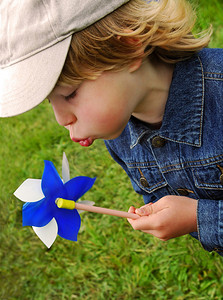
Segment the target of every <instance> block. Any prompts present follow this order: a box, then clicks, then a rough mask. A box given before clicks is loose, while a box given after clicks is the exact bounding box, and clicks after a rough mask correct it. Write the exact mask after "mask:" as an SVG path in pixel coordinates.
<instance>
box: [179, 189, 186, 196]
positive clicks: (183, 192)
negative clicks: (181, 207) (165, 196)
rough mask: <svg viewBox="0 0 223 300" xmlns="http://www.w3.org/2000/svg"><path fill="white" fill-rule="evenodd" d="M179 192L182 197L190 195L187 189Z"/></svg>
mask: <svg viewBox="0 0 223 300" xmlns="http://www.w3.org/2000/svg"><path fill="white" fill-rule="evenodd" d="M177 192H178V193H179V194H180V195H181V196H187V195H188V194H189V192H188V190H187V189H177Z"/></svg>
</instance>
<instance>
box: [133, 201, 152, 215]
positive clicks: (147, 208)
mask: <svg viewBox="0 0 223 300" xmlns="http://www.w3.org/2000/svg"><path fill="white" fill-rule="evenodd" d="M135 213H136V214H137V215H139V216H141V217H142V216H149V215H151V214H152V213H154V209H153V203H152V202H150V203H148V204H146V205H144V206H142V207H140V208H137V209H136V210H135Z"/></svg>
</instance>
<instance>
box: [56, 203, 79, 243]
mask: <svg viewBox="0 0 223 300" xmlns="http://www.w3.org/2000/svg"><path fill="white" fill-rule="evenodd" d="M54 217H55V219H56V221H57V224H58V234H59V236H61V237H62V238H64V239H67V240H71V241H77V235H78V232H79V229H80V226H81V218H80V215H79V213H78V212H77V210H76V209H74V210H67V209H64V208H60V209H59V210H57V211H56V213H55V216H54Z"/></svg>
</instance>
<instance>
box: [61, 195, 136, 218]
mask: <svg viewBox="0 0 223 300" xmlns="http://www.w3.org/2000/svg"><path fill="white" fill-rule="evenodd" d="M56 205H57V206H58V207H59V208H65V209H71V210H72V209H80V210H85V211H90V212H94V213H98V214H105V215H110V216H115V217H121V218H129V219H134V220H136V219H138V218H140V216H139V215H137V214H133V213H128V212H125V211H121V210H114V209H109V208H103V207H98V206H91V205H86V204H82V203H77V202H74V201H72V200H66V199H62V198H58V199H57V200H56Z"/></svg>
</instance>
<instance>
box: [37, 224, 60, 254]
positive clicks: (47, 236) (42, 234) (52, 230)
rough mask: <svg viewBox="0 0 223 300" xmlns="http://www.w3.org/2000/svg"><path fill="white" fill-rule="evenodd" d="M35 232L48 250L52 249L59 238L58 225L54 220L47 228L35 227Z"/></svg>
mask: <svg viewBox="0 0 223 300" xmlns="http://www.w3.org/2000/svg"><path fill="white" fill-rule="evenodd" d="M33 230H34V232H35V233H36V234H37V236H38V237H39V238H40V239H41V241H42V242H43V243H44V244H45V245H46V246H47V247H48V248H50V247H51V246H52V244H53V243H54V241H55V239H56V237H57V232H58V225H57V222H56V220H55V219H54V218H53V219H52V220H51V221H50V222H49V223H48V224H47V225H46V226H43V227H35V226H33Z"/></svg>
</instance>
